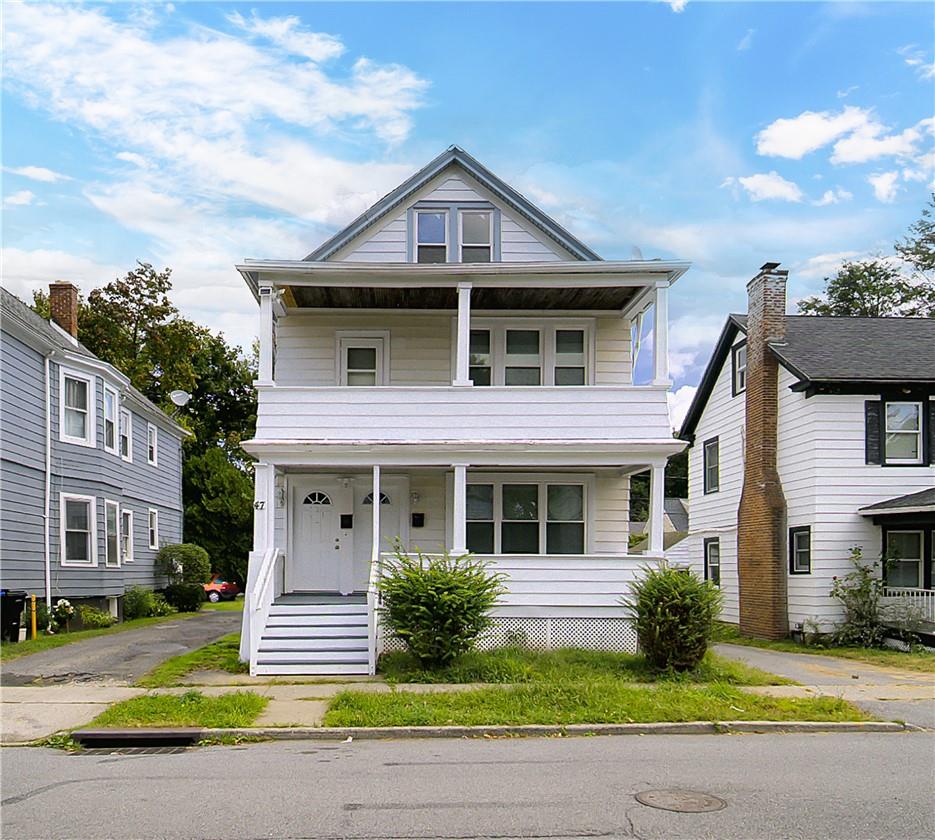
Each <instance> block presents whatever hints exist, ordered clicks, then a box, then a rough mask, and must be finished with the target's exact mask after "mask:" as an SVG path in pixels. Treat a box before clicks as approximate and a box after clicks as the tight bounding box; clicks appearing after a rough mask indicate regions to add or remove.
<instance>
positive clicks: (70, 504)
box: [59, 493, 97, 566]
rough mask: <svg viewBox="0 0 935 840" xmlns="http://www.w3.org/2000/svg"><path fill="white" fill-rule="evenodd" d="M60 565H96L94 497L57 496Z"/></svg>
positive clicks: (72, 494)
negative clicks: (59, 519)
mask: <svg viewBox="0 0 935 840" xmlns="http://www.w3.org/2000/svg"><path fill="white" fill-rule="evenodd" d="M59 511H60V517H61V522H60V545H61V557H60V562H61V565H63V566H96V565H97V500H96V499H95V498H94V496H79V495H76V494H74V493H62V494H61V496H60V507H59Z"/></svg>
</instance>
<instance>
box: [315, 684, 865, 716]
mask: <svg viewBox="0 0 935 840" xmlns="http://www.w3.org/2000/svg"><path fill="white" fill-rule="evenodd" d="M869 719H870V718H869V717H868V716H867V715H865V714H864V713H863V712H861V711H860V710H859V709H857V708H856V707H855V706H853V705H851V704H850V703H848V702H846V701H844V700H840V699H838V698H836V697H808V698H785V697H783V698H779V697H765V696H760V695H753V694H747V693H745V692H743V691H740V690H738V689H737V688H735V687H733V686H729V685H724V684H712V685H704V686H702V685H688V684H672V683H660V684H657V685H655V686H636V685H632V684H629V685H628V684H625V683H619V682H613V681H609V680H604V681H592V682H588V683H571V682H567V683H551V684H550V683H530V684H528V685H519V686H515V687H512V688H506V687H503V688H497V687H492V688H483V689H477V690H474V691H464V692H457V693H455V692H450V693H449V692H446V693H441V694H416V693H413V692H406V691H403V690H398V691H395V692H391V693H387V694H370V693H365V692H359V691H345V692H342V693H341V694H338V695H337V696H336V697H335V698H334V700H333V701H332V703H331V706H330V708H329V709H328V711H327V713H326V714H325V717H324V721H323V725H324V726H492V725H495V724H504V725H521V724H536V723H539V724H559V725H561V724H571V723H654V722H663V721H669V722H683V721H726V720H773V721H793V720H812V721H862V720H869Z"/></svg>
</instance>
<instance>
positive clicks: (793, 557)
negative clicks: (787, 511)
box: [789, 525, 812, 575]
mask: <svg viewBox="0 0 935 840" xmlns="http://www.w3.org/2000/svg"><path fill="white" fill-rule="evenodd" d="M802 534H805V535H806V536H807V537H808V565H807V567H806V568H799V567H798V562H797V560H798V553H799V549H798V547H797V546H796V538H797V537H798V536H800V535H802ZM811 573H812V526H811V525H797V526H795V527H793V528H790V529H789V574H790V575H810V574H811Z"/></svg>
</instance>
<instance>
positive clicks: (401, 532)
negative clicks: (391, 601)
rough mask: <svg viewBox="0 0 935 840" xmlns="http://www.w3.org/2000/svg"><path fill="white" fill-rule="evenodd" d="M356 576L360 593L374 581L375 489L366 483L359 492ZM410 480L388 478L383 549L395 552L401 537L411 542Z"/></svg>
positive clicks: (383, 497)
mask: <svg viewBox="0 0 935 840" xmlns="http://www.w3.org/2000/svg"><path fill="white" fill-rule="evenodd" d="M355 496H356V499H355V505H354V508H355V511H356V516H355V518H356V520H357V522H356V523H355V528H354V530H355V532H356V533H355V537H354V579H353V586H354V591H356V592H365V591H366V590H367V586H368V585H369V583H370V560H371V557H372V553H373V539H372V534H373V490H372V488H368V487H367V486H366V485H362V486H360V487H358V488H357V490H356V492H355ZM408 520H409V482H408V481H407V480H406V479H405V478H398V477H392V476H390V477H386V478H384V480H383V482H382V487H381V492H380V551H381V552H382V551H392V550H393V543H394V542H395V541H396V539H397V538H399V539H401V540H402V542H403V544H408V542H409V529H408V528H407V527H406V526H407V525H408Z"/></svg>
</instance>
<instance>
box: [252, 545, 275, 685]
mask: <svg viewBox="0 0 935 840" xmlns="http://www.w3.org/2000/svg"><path fill="white" fill-rule="evenodd" d="M281 554H282V552H281V550H280V549H278V548H275V547H273V548H269V549H267V551H266V553H265V554H264V555H263V561H262V562H261V563H260V569H259V571H258V572H257V576H256V582H255V583H254V585H253V589H252V590H251V592H250V600H249V605H248V608H249V609H250V610H251V616H250V673H251V674H253V675H255V674H256V666H257V658H258V655H259V650H260V640H261V639H262V638H263V631H264V629H265V628H266V622H267V620H268V619H269V611H270V607H272V606H273V599H274V598H275V597H276V587H275V580H276V575H275V571H276V563H277V561H278V560H279V558H280V556H281Z"/></svg>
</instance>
